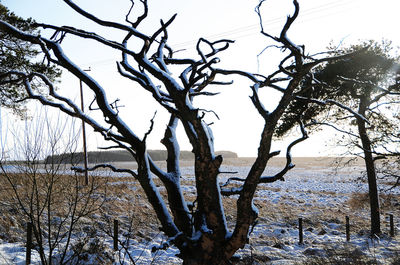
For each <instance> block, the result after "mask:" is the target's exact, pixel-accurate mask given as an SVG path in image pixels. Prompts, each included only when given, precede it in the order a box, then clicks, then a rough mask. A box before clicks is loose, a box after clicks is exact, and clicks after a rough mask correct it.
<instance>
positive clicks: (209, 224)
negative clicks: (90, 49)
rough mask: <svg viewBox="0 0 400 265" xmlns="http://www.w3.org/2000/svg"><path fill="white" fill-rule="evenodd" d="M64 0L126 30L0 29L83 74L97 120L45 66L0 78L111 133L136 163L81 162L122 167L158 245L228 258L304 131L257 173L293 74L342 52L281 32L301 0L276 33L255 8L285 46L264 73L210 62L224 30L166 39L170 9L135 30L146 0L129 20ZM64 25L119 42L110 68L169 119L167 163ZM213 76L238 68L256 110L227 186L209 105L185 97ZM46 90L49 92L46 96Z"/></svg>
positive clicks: (188, 255) (187, 254) (292, 90)
mask: <svg viewBox="0 0 400 265" xmlns="http://www.w3.org/2000/svg"><path fill="white" fill-rule="evenodd" d="M64 2H65V3H66V4H67V5H69V6H70V7H71V8H72V9H74V10H75V11H76V12H77V13H79V14H81V15H82V16H84V17H86V18H87V19H89V20H91V21H92V22H95V23H97V24H98V25H101V26H103V27H105V28H112V29H115V30H119V31H121V32H122V33H124V34H125V38H124V39H123V40H122V41H119V42H118V41H114V40H109V39H107V38H105V37H103V36H100V35H98V34H96V33H93V32H87V31H84V30H80V29H76V28H73V27H69V26H62V27H59V26H54V25H48V24H36V26H38V27H41V28H43V29H45V30H50V31H53V32H54V35H53V37H52V38H50V39H49V38H44V37H42V36H38V35H36V34H31V33H29V32H24V31H22V30H20V29H17V28H16V27H13V26H12V25H10V24H9V23H7V22H6V21H1V22H0V30H1V31H2V32H4V33H7V34H9V35H11V36H13V37H14V38H18V39H21V40H23V41H26V42H29V43H31V44H35V45H37V46H38V47H40V49H41V50H42V52H43V53H44V54H45V58H46V60H47V61H48V62H49V63H51V64H55V65H57V66H60V67H62V68H63V69H66V70H68V71H69V72H71V73H72V74H73V75H75V76H76V77H77V78H79V79H80V80H81V81H82V82H84V83H85V84H86V85H87V86H88V87H89V88H90V90H91V92H92V93H93V97H94V98H95V102H96V104H97V105H98V108H99V109H100V111H101V112H102V114H103V117H104V120H96V119H95V118H94V116H93V117H91V116H89V115H87V114H85V113H83V112H82V111H81V110H80V108H79V107H78V105H77V104H75V103H74V102H73V101H72V100H71V99H69V98H65V97H63V96H61V95H59V94H58V93H57V91H56V90H55V89H54V86H53V84H52V83H51V82H50V80H49V79H48V78H47V77H46V76H45V75H44V74H41V73H25V72H24V71H21V70H20V69H15V70H12V71H9V72H7V73H2V74H1V75H0V78H1V80H2V82H20V83H21V84H24V86H25V92H26V93H27V94H28V96H29V98H31V99H36V100H38V101H40V102H41V103H42V104H44V105H49V106H52V107H54V108H58V109H60V110H61V111H63V112H65V113H67V114H69V115H71V116H73V117H77V118H79V119H82V120H83V121H84V122H86V123H87V124H89V125H90V126H91V127H92V128H93V129H94V130H95V131H96V132H98V133H99V134H101V135H102V136H103V137H104V139H106V140H107V141H109V142H112V143H113V146H112V147H114V148H121V149H125V150H127V151H128V152H129V153H130V154H131V156H132V159H134V160H136V162H137V164H138V169H137V171H133V170H128V169H123V168H116V167H114V166H112V165H109V164H101V165H96V166H95V167H93V168H91V169H89V170H95V169H97V168H101V167H103V168H110V169H112V170H114V171H118V172H121V171H122V172H128V173H130V174H132V175H133V176H134V177H136V179H137V180H138V182H139V183H140V185H141V186H142V188H143V190H144V192H145V194H146V196H147V200H148V201H149V202H150V204H151V205H152V207H153V210H154V211H155V213H156V215H157V217H158V220H159V222H160V223H161V229H162V231H163V232H164V233H165V234H166V235H167V236H168V237H169V239H170V240H169V241H168V243H167V244H165V246H166V247H167V246H168V245H169V244H173V245H175V246H176V247H177V248H178V249H179V250H180V254H179V257H180V258H182V260H183V262H184V264H229V259H230V258H231V257H232V255H233V254H234V253H235V252H236V251H237V250H238V249H239V248H242V247H244V246H245V244H246V242H247V241H248V237H249V233H250V231H251V227H252V226H253V225H254V224H255V221H256V219H257V215H258V214H257V212H258V211H257V208H256V207H255V205H254V204H253V197H254V194H255V192H256V189H257V186H258V185H259V184H260V183H270V182H274V181H277V180H283V177H284V174H285V173H286V172H287V171H288V170H290V169H291V168H292V167H294V165H293V164H292V161H291V160H292V159H291V155H290V150H291V148H292V147H293V146H294V145H295V144H297V143H299V142H301V141H303V140H305V139H306V138H307V133H306V131H305V130H304V126H303V125H302V123H301V121H300V120H298V124H299V126H300V128H301V132H302V135H301V137H300V138H299V139H297V140H296V141H294V142H293V143H291V144H290V145H289V146H288V147H287V151H286V156H287V163H286V165H285V166H284V167H283V168H282V170H281V172H279V173H277V174H276V175H274V176H263V172H264V170H265V169H266V167H267V164H268V161H269V160H270V159H271V158H272V157H273V156H276V155H278V154H279V151H271V144H272V142H273V140H274V133H275V130H276V128H277V125H278V124H279V122H280V120H281V118H282V115H283V114H284V112H285V110H286V109H287V107H288V105H289V104H290V102H292V101H293V100H294V99H295V97H296V94H298V93H299V91H300V90H301V89H302V87H301V86H300V83H301V82H302V80H303V79H304V78H305V77H306V76H308V75H309V73H310V71H311V70H312V69H313V68H314V67H315V66H317V65H318V64H320V63H322V62H327V61H332V60H339V59H342V58H345V57H347V56H338V57H331V58H316V59H314V58H312V57H311V56H307V55H306V54H305V51H304V46H299V45H296V44H295V43H293V42H291V41H290V40H289V38H288V37H287V33H288V31H289V29H290V27H291V25H292V24H293V22H294V21H295V19H296V18H297V16H298V14H299V4H298V2H297V1H296V0H294V1H293V4H294V7H295V10H294V13H293V14H292V15H291V16H288V18H287V20H286V22H285V24H284V26H283V29H282V30H281V32H280V35H279V36H272V35H270V34H268V33H267V32H265V31H264V29H263V27H262V25H263V21H262V15H261V12H260V9H261V7H262V5H263V4H264V2H265V1H261V2H260V4H259V5H258V6H257V8H256V11H257V14H258V16H259V19H260V25H261V34H263V35H264V36H265V37H266V38H268V39H270V40H273V41H274V42H275V43H276V44H275V45H273V46H271V47H273V48H278V49H281V50H282V51H284V53H283V59H282V61H281V62H280V64H279V66H278V69H277V70H276V71H275V72H273V73H272V74H270V75H267V76H263V75H259V74H251V73H248V72H245V71H241V70H227V69H221V68H218V67H217V63H218V62H219V59H218V58H217V57H216V55H217V54H219V53H220V52H223V51H224V50H226V49H228V47H229V45H230V44H231V43H232V41H230V40H219V41H214V42H210V41H208V40H206V39H199V41H198V43H197V46H196V48H197V53H198V58H194V59H193V58H179V57H176V53H174V50H173V47H170V46H169V45H168V27H169V26H170V25H171V23H173V21H174V19H175V16H173V17H171V18H170V19H169V20H168V21H161V25H160V26H159V28H158V29H157V30H155V31H154V33H153V34H145V33H143V32H141V31H139V30H138V26H139V25H140V24H141V23H142V22H143V21H144V20H145V19H146V17H147V11H148V9H147V1H146V0H141V1H140V2H141V3H142V4H143V6H144V9H143V10H144V12H143V13H142V14H139V15H137V16H136V19H135V21H131V20H130V19H129V14H130V13H131V12H132V11H133V9H131V10H130V11H129V13H128V15H127V16H126V23H124V24H121V23H116V22H111V21H105V20H102V19H100V18H98V17H96V16H94V15H92V14H91V13H89V12H87V11H85V10H83V9H81V8H80V7H79V6H78V5H76V4H75V3H74V2H73V1H71V0H64ZM132 3H133V1H132ZM132 7H133V5H132ZM68 35H74V36H76V37H80V38H82V41H83V39H89V40H92V41H96V42H99V43H101V44H103V45H104V46H107V47H110V48H113V49H115V50H118V51H119V52H121V56H122V58H121V60H120V61H119V62H118V63H117V69H118V71H119V73H120V74H121V76H123V77H125V78H128V79H130V80H132V81H133V82H135V83H136V84H138V85H140V86H141V87H142V88H143V89H145V90H147V91H148V92H149V93H151V95H152V96H153V98H154V100H155V101H156V102H158V103H159V104H160V105H161V106H162V107H164V108H165V110H167V111H168V112H169V113H170V119H169V122H168V125H167V128H166V130H165V135H164V137H163V139H162V143H163V144H164V145H165V147H166V149H167V151H168V158H167V170H166V171H164V170H162V169H160V168H159V167H158V166H157V165H156V164H155V163H154V161H153V160H152V159H151V157H150V156H149V155H148V153H147V149H146V139H147V137H148V136H149V134H150V133H151V131H152V126H151V128H150V129H149V130H148V132H147V133H146V134H145V135H144V136H143V137H140V136H138V135H137V134H135V132H134V131H133V129H132V128H130V127H128V125H127V123H126V122H125V121H124V117H122V115H119V113H118V109H115V108H112V106H111V105H110V101H109V99H108V98H107V96H106V90H105V88H103V87H101V86H100V85H99V84H98V83H97V82H96V81H95V80H94V79H93V78H92V77H91V76H89V74H88V73H87V72H85V71H83V70H82V69H81V68H79V67H78V66H76V65H75V64H74V63H73V62H72V61H71V60H70V59H69V58H68V57H67V55H66V54H65V53H64V52H63V50H62V48H61V45H62V40H63V39H64V38H65V37H67V36H68ZM130 42H135V43H136V44H138V43H141V46H140V48H139V49H135V50H131V49H130V48H129V45H128V43H130ZM205 47H206V48H207V49H205ZM179 69H184V70H183V71H181V72H180V74H179V75H178V76H179V78H176V77H174V76H176V75H172V74H171V72H176V71H178V70H179ZM221 76H240V77H241V78H245V79H247V80H248V81H249V82H251V83H252V85H251V92H252V95H251V97H250V98H251V101H252V103H253V105H254V107H255V108H256V109H257V111H258V113H259V115H260V116H261V117H262V119H263V120H264V127H263V129H262V131H261V139H260V143H259V148H258V153H257V157H256V158H255V161H254V163H253V164H252V166H251V168H250V169H249V171H248V173H247V176H245V178H244V179H238V178H232V179H231V181H235V180H236V181H237V180H239V187H238V186H237V185H236V186H235V187H230V186H229V184H228V185H225V186H223V187H220V183H219V180H218V175H219V174H220V167H221V164H222V161H223V158H222V156H220V155H216V154H215V153H214V139H213V134H212V131H211V128H210V125H209V124H207V123H206V122H205V121H204V116H205V115H208V113H212V111H207V110H204V109H202V108H201V107H197V106H195V104H194V102H193V99H194V98H196V97H201V96H212V95H214V94H215V93H214V92H212V91H209V90H206V88H209V87H210V86H209V85H230V84H231V82H222V81H218V78H219V77H221ZM32 80H40V81H41V82H43V83H45V84H46V86H47V89H48V90H47V93H46V94H44V93H43V91H36V90H34V89H33V88H32V86H31V83H32ZM261 88H262V89H272V90H277V91H279V92H280V93H281V97H280V99H279V102H278V104H277V106H276V107H275V108H274V109H271V110H267V108H266V107H265V106H264V105H263V103H262V102H261V99H260V97H259V89H261ZM50 98H51V99H52V100H49V99H50ZM151 123H153V121H151ZM178 123H181V124H182V125H183V127H184V130H185V132H186V135H187V137H188V138H189V140H190V143H191V145H192V148H193V153H194V157H195V159H194V170H195V183H196V184H195V185H196V192H197V194H196V196H197V198H196V200H195V203H194V204H193V203H192V202H189V203H191V205H194V207H193V211H190V210H189V209H188V202H187V200H186V198H185V196H184V194H183V192H182V190H181V187H180V178H181V171H180V168H179V153H180V148H179V142H178V139H177V137H176V133H175V131H176V127H177V125H178ZM76 170H83V169H76ZM154 177H157V178H159V179H160V180H161V181H162V183H163V185H164V187H165V189H166V192H167V196H166V200H164V199H163V197H162V196H161V195H160V192H159V189H158V188H157V186H156V185H155V183H154V180H153V179H154ZM233 194H236V195H239V196H238V199H237V218H236V221H235V223H233V225H234V229H233V231H230V230H229V229H228V225H227V220H226V217H225V213H224V208H223V206H222V196H223V195H225V196H230V195H233Z"/></svg>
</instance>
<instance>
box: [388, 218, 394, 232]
mask: <svg viewBox="0 0 400 265" xmlns="http://www.w3.org/2000/svg"><path fill="white" fill-rule="evenodd" d="M389 221H390V236H391V237H394V221H393V214H390V215H389Z"/></svg>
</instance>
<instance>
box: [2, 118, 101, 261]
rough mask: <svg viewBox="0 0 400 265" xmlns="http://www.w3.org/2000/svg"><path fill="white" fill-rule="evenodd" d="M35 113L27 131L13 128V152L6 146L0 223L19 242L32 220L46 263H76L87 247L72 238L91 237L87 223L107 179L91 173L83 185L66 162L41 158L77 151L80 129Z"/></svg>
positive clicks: (34, 234)
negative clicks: (86, 182) (86, 227)
mask: <svg viewBox="0 0 400 265" xmlns="http://www.w3.org/2000/svg"><path fill="white" fill-rule="evenodd" d="M36 116H37V118H36V119H34V120H27V121H25V124H24V127H25V128H24V130H19V131H17V130H14V131H13V132H12V133H13V134H14V139H15V143H14V144H13V148H12V154H11V152H10V149H8V148H7V146H2V159H1V161H0V169H1V173H0V175H1V178H0V181H1V183H0V185H1V187H2V190H1V193H2V194H1V195H2V196H1V203H0V207H1V208H2V212H6V213H8V214H6V215H4V216H3V217H2V220H1V221H2V223H3V224H6V223H7V222H8V223H9V225H8V227H9V228H10V231H13V230H14V232H15V234H16V235H11V236H9V238H13V237H16V238H18V239H19V240H21V237H22V236H23V235H24V234H25V227H26V224H27V223H28V222H30V223H32V226H33V238H34V243H33V249H34V250H36V251H38V253H39V255H40V260H41V263H42V264H52V263H57V264H67V263H71V262H73V263H74V262H75V261H76V260H75V259H76V258H77V257H79V255H80V253H82V251H85V249H84V248H80V249H78V247H77V246H79V244H75V245H74V247H72V245H73V244H74V242H73V241H74V238H77V237H79V238H84V237H85V236H87V232H86V231H85V229H84V225H90V218H91V216H92V214H93V213H95V212H96V211H97V210H98V209H99V208H100V207H101V206H102V204H103V203H104V200H105V198H106V195H107V194H106V191H107V190H106V185H105V183H104V181H103V180H104V179H102V178H99V179H97V178H95V177H92V178H91V179H90V182H89V185H87V186H84V185H82V183H83V177H82V176H80V175H78V174H75V173H73V172H72V171H70V170H68V168H67V167H66V166H65V164H60V163H54V161H52V160H43V159H44V158H45V157H47V156H49V155H55V154H64V153H71V152H73V151H75V149H76V144H77V140H78V133H79V131H77V130H75V128H74V126H73V125H74V124H73V123H72V122H69V121H68V119H67V121H66V120H65V119H64V120H63V119H62V118H61V117H60V116H58V117H57V118H56V119H55V120H54V119H52V118H50V117H49V116H47V115H46V114H43V112H42V113H41V115H36ZM11 155H12V156H11ZM11 159H12V160H14V162H13V163H11V162H10V160H11ZM15 161H18V162H15ZM43 161H44V162H43ZM12 228H14V229H12ZM3 236H5V235H3ZM16 240H17V239H16ZM21 241H22V240H21ZM82 247H83V246H82Z"/></svg>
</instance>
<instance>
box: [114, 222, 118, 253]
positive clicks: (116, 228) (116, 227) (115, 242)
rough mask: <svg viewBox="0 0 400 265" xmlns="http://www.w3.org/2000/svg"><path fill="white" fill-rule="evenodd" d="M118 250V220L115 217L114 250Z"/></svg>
mask: <svg viewBox="0 0 400 265" xmlns="http://www.w3.org/2000/svg"><path fill="white" fill-rule="evenodd" d="M117 250H118V220H117V219H114V251H117Z"/></svg>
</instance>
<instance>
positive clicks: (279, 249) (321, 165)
mask: <svg viewBox="0 0 400 265" xmlns="http://www.w3.org/2000/svg"><path fill="white" fill-rule="evenodd" d="M251 160H252V159H231V160H227V161H226V162H225V164H224V167H223V171H227V172H234V171H235V172H238V173H237V174H235V177H243V176H245V175H246V173H247V170H248V169H249V165H250V162H251ZM294 162H295V164H296V167H295V168H294V169H292V170H291V171H290V172H289V173H288V174H287V176H286V177H285V179H286V181H278V182H275V183H271V184H263V185H261V186H260V188H259V190H258V192H257V195H256V198H255V200H254V202H255V205H256V206H258V208H259V209H260V217H259V222H258V224H257V225H256V226H255V227H254V230H253V233H252V235H251V238H250V241H249V244H248V245H247V246H246V247H245V248H244V249H243V250H240V251H239V252H238V253H237V255H236V259H237V262H238V263H240V262H242V263H241V264H251V262H254V263H253V264H307V258H309V257H310V256H316V257H325V256H327V255H329V254H330V253H332V251H341V250H343V251H347V252H349V253H352V255H360V256H365V257H370V258H371V259H374V260H376V261H377V262H379V263H380V264H391V262H392V261H393V256H395V257H396V256H397V257H399V256H400V254H399V253H400V245H399V243H400V237H398V236H395V237H394V238H391V237H390V236H389V235H388V233H389V227H388V215H389V213H392V214H393V215H394V217H395V226H396V230H397V231H400V224H399V219H398V218H399V217H400V209H399V205H400V199H399V198H400V197H399V190H398V189H397V190H396V189H395V190H392V191H391V192H390V193H391V194H392V195H387V194H386V193H387V192H385V191H383V190H386V189H387V188H389V187H390V186H389V185H388V184H389V183H385V182H381V183H380V187H381V189H382V192H381V193H382V194H383V195H382V199H381V205H382V230H383V235H382V236H381V238H369V236H368V229H369V214H368V204H367V200H366V197H365V193H366V192H367V190H368V187H367V184H366V183H365V182H362V181H360V180H358V179H359V177H360V176H361V171H362V164H360V163H358V164H355V165H352V166H350V167H346V168H343V169H341V170H339V171H337V172H335V171H334V170H333V168H332V167H331V162H332V160H329V159H319V158H309V159H305V158H303V159H301V158H298V159H294ZM282 163H283V161H280V160H277V161H275V162H274V163H272V166H270V167H269V168H268V170H267V171H266V172H265V174H273V173H274V172H277V171H278V170H279V168H280V166H281V165H282ZM188 165H189V162H185V163H183V168H182V173H183V175H184V179H183V188H184V191H185V194H186V195H187V196H189V197H190V196H193V197H194V196H195V190H194V188H193V186H192V184H193V179H194V173H193V169H192V168H190V167H189V166H188ZM229 176H231V175H228V174H222V175H221V178H220V181H221V183H224V182H225V181H226V180H227V178H229ZM114 177H115V178H114V179H115V183H114V185H117V184H116V183H125V185H127V186H129V187H130V188H131V190H135V189H136V188H137V187H136V186H135V185H136V184H135V183H134V182H128V181H127V180H126V179H125V178H124V177H123V176H114ZM118 185H119V184H118ZM224 206H225V208H226V209H227V208H230V207H231V208H234V202H233V199H226V201H225V202H224ZM141 207H143V209H144V211H146V209H147V210H148V211H150V209H149V206H148V205H146V203H145V202H143V204H141ZM227 212H229V214H228V215H229V216H228V223H231V225H232V221H233V220H234V215H235V210H234V209H227ZM345 216H349V218H350V230H351V240H350V242H349V243H347V242H346V235H345ZM299 217H301V218H303V227H304V244H299V242H298V241H299V234H298V233H299V232H298V218H299ZM122 234H124V233H122ZM122 236H123V235H122ZM164 240H165V238H163V237H162V236H161V235H160V234H158V232H157V229H149V230H148V231H139V232H137V233H136V234H135V236H134V237H133V238H132V239H131V241H130V244H129V249H128V252H129V253H130V254H131V256H132V257H133V258H134V261H135V264H180V263H181V261H180V260H179V259H178V258H176V257H175V254H176V253H177V250H176V249H174V248H173V247H171V248H168V249H167V250H166V251H158V252H156V253H152V252H151V249H152V247H153V246H155V245H160V244H161V243H162V242H164ZM101 242H102V244H103V245H104V246H103V247H104V251H108V253H109V255H111V256H112V255H123V254H124V252H119V253H113V252H112V250H111V249H112V238H111V237H107V236H104V237H103V238H102V240H101ZM357 253H358V254H357ZM114 258H115V260H120V261H124V262H125V263H126V264H130V263H129V259H128V257H127V256H125V257H121V256H120V257H118V258H117V257H114ZM243 260H247V263H245V262H244V261H243ZM398 260H400V259H398ZM32 261H33V264H38V263H39V256H38V255H37V253H36V252H35V251H33V253H32ZM256 262H258V263H256ZM0 264H25V248H24V244H23V243H8V242H4V241H0ZM86 264H96V261H95V255H93V257H91V256H90V255H89V256H88V259H87V261H86Z"/></svg>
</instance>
